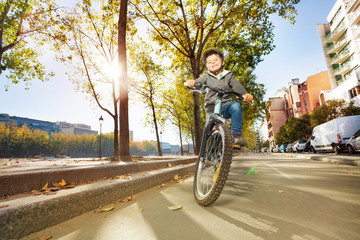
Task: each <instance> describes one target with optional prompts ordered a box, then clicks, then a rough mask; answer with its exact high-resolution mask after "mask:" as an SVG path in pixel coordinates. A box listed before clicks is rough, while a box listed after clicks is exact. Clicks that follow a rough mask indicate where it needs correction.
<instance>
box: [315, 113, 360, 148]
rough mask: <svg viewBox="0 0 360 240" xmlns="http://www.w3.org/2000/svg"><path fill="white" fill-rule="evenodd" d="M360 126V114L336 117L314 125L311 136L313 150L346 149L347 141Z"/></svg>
mask: <svg viewBox="0 0 360 240" xmlns="http://www.w3.org/2000/svg"><path fill="white" fill-rule="evenodd" d="M359 128H360V115H356V116H347V117H341V118H336V119H333V120H331V121H328V122H326V123H323V124H320V125H318V126H316V127H314V129H313V132H312V136H311V143H310V144H311V146H310V147H311V150H312V151H313V152H317V151H334V152H335V153H336V154H338V153H340V152H341V151H343V150H344V149H345V144H346V141H347V140H349V139H350V138H351V137H352V135H353V134H354V133H355V132H356V130H357V129H359Z"/></svg>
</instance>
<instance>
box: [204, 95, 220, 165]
mask: <svg viewBox="0 0 360 240" xmlns="http://www.w3.org/2000/svg"><path fill="white" fill-rule="evenodd" d="M223 96H224V93H217V98H216V101H215V108H214V109H215V110H214V113H211V114H208V115H207V117H206V122H205V127H204V131H203V136H202V140H201V146H200V153H199V156H200V159H202V158H203V157H204V154H205V144H206V140H207V139H208V137H209V133H211V129H212V128H213V126H214V125H215V124H217V123H223V124H225V122H226V119H225V118H223V117H221V112H222V109H221V104H222V98H223Z"/></svg>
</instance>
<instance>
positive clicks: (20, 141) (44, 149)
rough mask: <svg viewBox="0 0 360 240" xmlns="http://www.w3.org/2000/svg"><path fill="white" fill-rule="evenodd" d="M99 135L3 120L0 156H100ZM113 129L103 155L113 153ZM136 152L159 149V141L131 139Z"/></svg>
mask: <svg viewBox="0 0 360 240" xmlns="http://www.w3.org/2000/svg"><path fill="white" fill-rule="evenodd" d="M99 138H100V136H99V135H89V134H83V135H72V134H63V133H52V134H51V135H48V134H47V133H46V131H43V130H39V129H30V128H29V127H27V126H26V125H23V126H21V127H19V126H17V125H16V124H4V123H0V157H32V156H35V155H45V156H63V155H68V156H71V157H98V156H99V155H98V154H99V143H100V139H99ZM113 147H114V139H113V134H112V133H106V134H102V136H101V149H102V156H104V157H112V156H113V151H114V150H113ZM130 151H131V154H134V155H149V154H155V153H156V152H157V147H156V142H151V141H143V142H130Z"/></svg>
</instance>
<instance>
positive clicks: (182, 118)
mask: <svg viewBox="0 0 360 240" xmlns="http://www.w3.org/2000/svg"><path fill="white" fill-rule="evenodd" d="M172 85H175V87H174V86H172V87H170V88H169V89H166V90H165V91H164V92H163V95H162V98H163V100H164V101H163V104H162V108H163V109H164V113H165V115H166V116H167V117H166V119H167V120H168V121H170V122H171V123H172V124H173V125H175V126H176V127H177V128H178V131H179V143H180V154H181V156H183V155H184V150H183V129H184V126H185V125H186V124H185V123H186V119H187V117H188V115H187V114H186V113H187V112H188V111H187V110H189V109H190V108H188V107H187V106H188V105H187V104H186V102H187V101H186V100H187V98H186V97H184V96H186V93H185V94H184V95H180V94H179V92H178V91H176V87H177V88H178V89H179V86H176V83H174V84H172ZM181 87H182V86H181ZM181 87H180V89H181ZM182 88H183V87H182ZM190 132H191V131H190Z"/></svg>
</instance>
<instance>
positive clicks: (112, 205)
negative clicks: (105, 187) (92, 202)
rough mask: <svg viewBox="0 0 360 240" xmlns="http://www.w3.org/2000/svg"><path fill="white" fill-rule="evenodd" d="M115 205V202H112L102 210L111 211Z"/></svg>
mask: <svg viewBox="0 0 360 240" xmlns="http://www.w3.org/2000/svg"><path fill="white" fill-rule="evenodd" d="M114 207H115V205H114V203H112V204H109V205H107V206H104V207H102V208H101V211H102V212H109V211H111V210H113V209H114Z"/></svg>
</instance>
